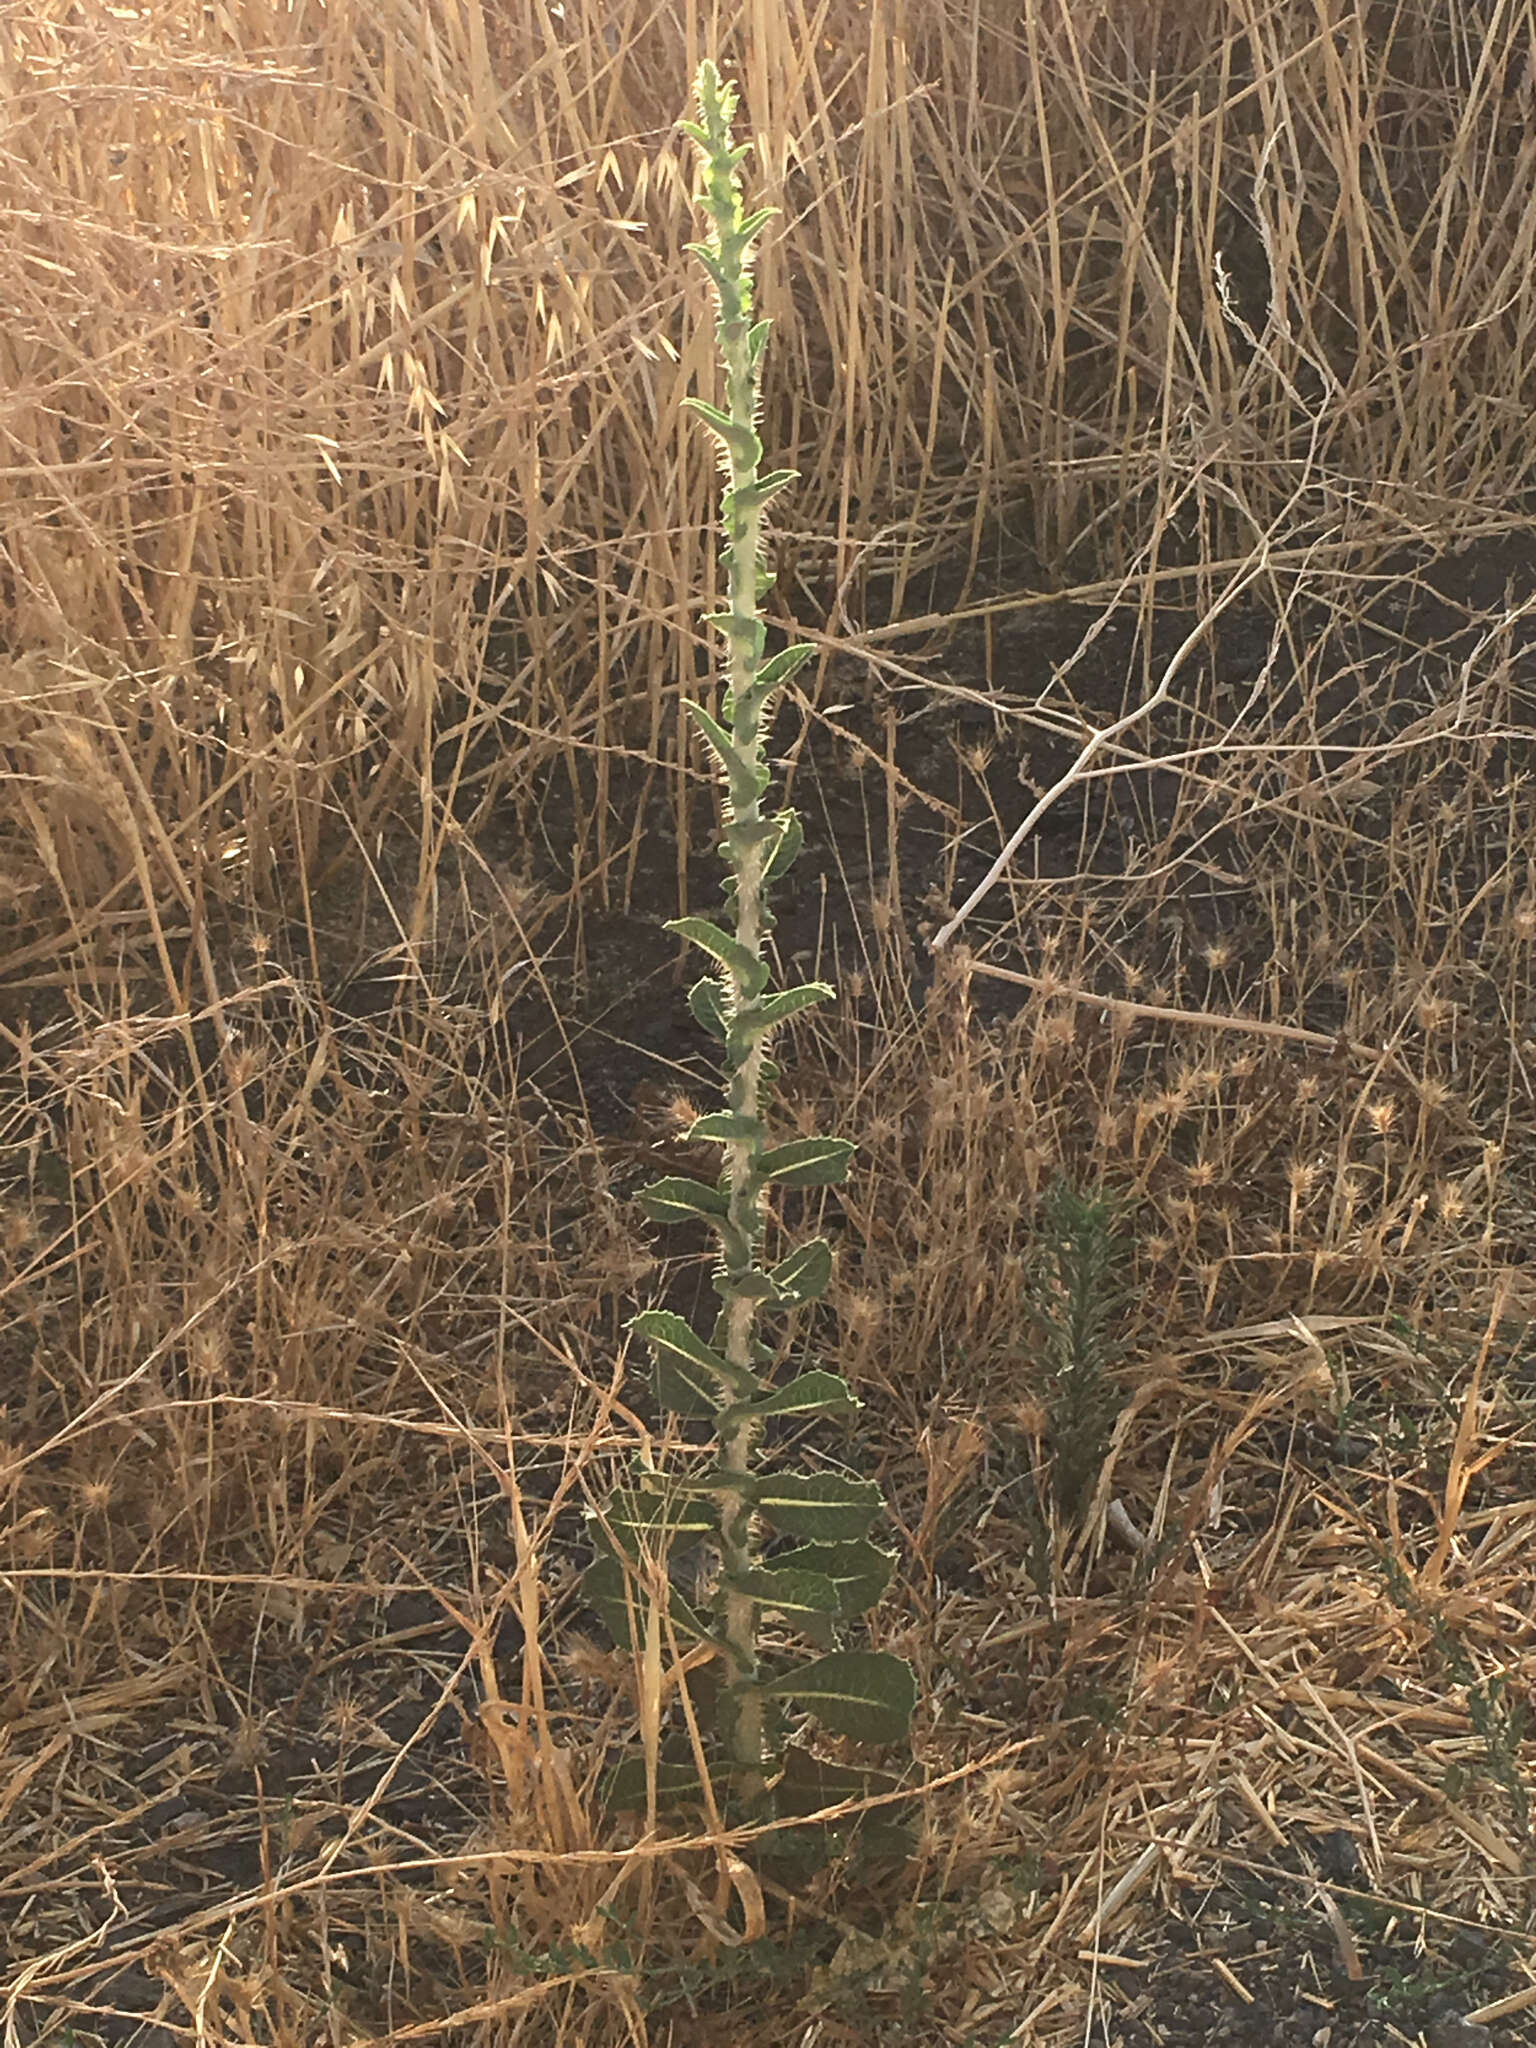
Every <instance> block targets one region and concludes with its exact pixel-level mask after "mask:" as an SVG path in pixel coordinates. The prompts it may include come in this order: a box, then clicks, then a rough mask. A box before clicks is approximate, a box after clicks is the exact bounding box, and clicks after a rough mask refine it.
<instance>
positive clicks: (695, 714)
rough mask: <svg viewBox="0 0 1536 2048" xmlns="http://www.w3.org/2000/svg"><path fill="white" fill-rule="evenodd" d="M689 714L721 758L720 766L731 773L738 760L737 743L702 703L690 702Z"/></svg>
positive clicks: (719, 758) (716, 754)
mask: <svg viewBox="0 0 1536 2048" xmlns="http://www.w3.org/2000/svg"><path fill="white" fill-rule="evenodd" d="M688 716H689V717H690V718H691V719H692V720H693V722H694V724H695V725H696V726H697V727H698V728H699V731H700V732H701V733H702V734H703V735H704V737H705V739H706V740H707V741H708V742H709V745H710V748H711V750H712V751H713V753H714V754H715V756H716V758H717V759H718V760H719V763H720V766H721V767H722V768H723V769H724V770H725V771H726V773H727V774H729V773H730V771H731V769H732V767H733V766H734V765H735V761H736V744H735V742H734V740H732V738H731V736H730V734H729V733H728V732H727V731H726V729H725V727H724V726H723V725H721V724H720V723H719V722H718V720H716V719H714V718H712V717H711V716H710V714H709V713H708V712H707V711H706V710H705V709H704V706H703V705H702V704H695V703H694V702H693V701H692V699H690V700H689V703H688Z"/></svg>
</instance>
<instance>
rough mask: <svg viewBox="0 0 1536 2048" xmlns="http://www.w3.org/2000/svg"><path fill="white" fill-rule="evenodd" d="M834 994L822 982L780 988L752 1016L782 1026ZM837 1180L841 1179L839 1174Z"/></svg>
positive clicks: (834, 990) (782, 1148) (834, 991)
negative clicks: (786, 1019) (801, 1011)
mask: <svg viewBox="0 0 1536 2048" xmlns="http://www.w3.org/2000/svg"><path fill="white" fill-rule="evenodd" d="M836 994H837V990H836V989H834V988H832V987H830V986H829V985H828V984H827V983H826V982H824V981H807V982H802V983H801V985H800V987H799V988H781V989H780V990H779V991H778V993H777V994H776V995H771V996H764V997H763V999H762V1001H761V1002H759V1003H758V1004H757V1005H756V1007H755V1009H754V1010H753V1012H752V1014H753V1016H754V1018H755V1019H756V1021H757V1022H758V1023H759V1024H761V1025H764V1026H767V1025H772V1024H782V1023H783V1022H784V1019H785V1018H786V1017H793V1016H794V1015H795V1013H796V1012H797V1011H799V1010H808V1009H810V1007H811V1005H812V1004H813V1003H830V1002H831V1001H832V999H833V997H834V996H835V995H836ZM809 1142H811V1143H815V1142H816V1141H815V1140H810V1141H809ZM780 1149H781V1150H786V1149H787V1148H786V1147H781V1148H780ZM853 1149H854V1148H853V1146H851V1145H850V1146H849V1147H848V1150H849V1152H852V1151H853ZM838 1178H839V1179H841V1178H842V1176H841V1174H839V1176H838ZM800 1185H801V1186H802V1187H804V1186H806V1185H807V1183H806V1182H804V1181H802V1182H801V1183H800Z"/></svg>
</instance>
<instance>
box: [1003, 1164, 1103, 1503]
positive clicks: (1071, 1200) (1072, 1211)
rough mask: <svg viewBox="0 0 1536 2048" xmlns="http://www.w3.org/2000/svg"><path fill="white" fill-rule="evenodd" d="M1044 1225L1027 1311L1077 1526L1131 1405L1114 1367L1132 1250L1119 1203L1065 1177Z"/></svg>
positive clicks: (1062, 1493) (1054, 1480)
mask: <svg viewBox="0 0 1536 2048" xmlns="http://www.w3.org/2000/svg"><path fill="white" fill-rule="evenodd" d="M1040 1221H1041V1233H1040V1235H1041V1243H1040V1250H1039V1254H1038V1257H1037V1259H1036V1262H1035V1265H1034V1268H1033V1271H1032V1272H1031V1275H1030V1278H1029V1283H1028V1285H1027V1287H1026V1291H1025V1310H1026V1314H1027V1316H1028V1319H1029V1324H1030V1329H1031V1334H1032V1337H1033V1339H1034V1350H1035V1368H1036V1371H1037V1372H1038V1374H1039V1375H1040V1377H1041V1379H1042V1380H1043V1381H1044V1391H1045V1399H1046V1412H1047V1416H1048V1420H1049V1438H1050V1445H1051V1465H1050V1485H1051V1494H1052V1497H1053V1498H1054V1500H1055V1502H1056V1506H1057V1508H1058V1509H1059V1511H1060V1512H1061V1514H1062V1515H1064V1516H1066V1517H1067V1518H1068V1519H1071V1518H1073V1517H1075V1516H1077V1515H1078V1514H1079V1513H1080V1511H1081V1509H1082V1507H1083V1505H1084V1501H1085V1498H1086V1496H1087V1493H1088V1489H1089V1487H1090V1486H1091V1485H1092V1483H1093V1482H1094V1480H1095V1479H1097V1477H1098V1474H1099V1468H1100V1467H1101V1466H1102V1464H1103V1462H1104V1456H1105V1453H1106V1452H1107V1451H1108V1449H1109V1439H1110V1435H1111V1432H1112V1431H1113V1429H1114V1425H1115V1420H1116V1417H1117V1416H1118V1414H1119V1412H1120V1407H1121V1402H1122V1396H1121V1393H1120V1389H1119V1387H1118V1386H1117V1385H1116V1383H1115V1380H1114V1365H1115V1361H1116V1344H1115V1330H1116V1325H1117V1322H1118V1319H1119V1314H1120V1311H1121V1309H1122V1307H1123V1305H1124V1298H1125V1289H1124V1280H1123V1276H1122V1270H1121V1269H1122V1265H1123V1260H1124V1254H1125V1247H1124V1245H1123V1243H1122V1241H1121V1238H1120V1236H1119V1233H1118V1231H1117V1229H1116V1221H1117V1215H1116V1209H1115V1205H1114V1203H1113V1202H1111V1201H1109V1200H1106V1199H1103V1198H1095V1197H1092V1196H1088V1195H1083V1194H1079V1193H1078V1191H1077V1190H1076V1189H1075V1188H1074V1187H1072V1186H1071V1185H1070V1183H1069V1182H1067V1181H1064V1180H1062V1181H1058V1182H1056V1183H1055V1185H1054V1186H1053V1187H1052V1188H1051V1189H1050V1190H1049V1192H1048V1193H1047V1195H1046V1197H1045V1200H1044V1202H1043V1203H1042V1204H1041V1217H1040Z"/></svg>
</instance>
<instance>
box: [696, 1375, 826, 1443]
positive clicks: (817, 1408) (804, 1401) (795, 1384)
mask: <svg viewBox="0 0 1536 2048" xmlns="http://www.w3.org/2000/svg"><path fill="white" fill-rule="evenodd" d="M858 1405H859V1404H858V1402H857V1401H856V1400H855V1399H854V1397H853V1394H852V1392H851V1391H850V1389H849V1386H848V1382H847V1381H846V1380H845V1379H841V1378H839V1376H838V1375H837V1374H836V1373H835V1372H820V1371H817V1372H802V1373H800V1374H798V1375H797V1376H796V1377H795V1378H794V1379H792V1380H788V1381H786V1382H785V1384H784V1385H783V1386H782V1387H775V1388H773V1389H772V1390H771V1391H770V1392H768V1393H766V1394H762V1395H759V1396H755V1397H754V1398H753V1399H752V1400H750V1401H739V1402H736V1403H733V1405H732V1406H731V1407H729V1408H727V1409H725V1410H724V1411H723V1412H722V1414H721V1416H720V1427H721V1429H722V1430H727V1429H729V1428H731V1427H732V1425H733V1424H734V1423H735V1422H736V1421H738V1420H739V1419H740V1418H741V1416H743V1415H751V1416H760V1417H767V1416H769V1415H848V1414H851V1413H852V1412H853V1411H854V1410H855V1409H856V1408H857V1407H858Z"/></svg>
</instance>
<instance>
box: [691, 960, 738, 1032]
mask: <svg viewBox="0 0 1536 2048" xmlns="http://www.w3.org/2000/svg"><path fill="white" fill-rule="evenodd" d="M688 1007H689V1009H690V1010H691V1011H692V1012H693V1021H694V1023H695V1024H697V1025H699V1027H700V1028H701V1029H702V1030H705V1031H707V1032H708V1033H709V1035H710V1037H711V1038H715V1039H718V1040H719V1041H720V1043H721V1044H722V1045H723V1044H724V1043H725V1035H726V1032H727V1031H728V1030H729V1029H730V1026H729V1024H728V1023H727V1021H726V1015H725V1001H724V993H723V991H722V989H721V987H720V984H719V982H718V981H716V980H715V979H714V977H713V975H706V977H705V978H704V980H703V981H696V982H695V983H694V984H693V987H692V988H691V989H689V991H688Z"/></svg>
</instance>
